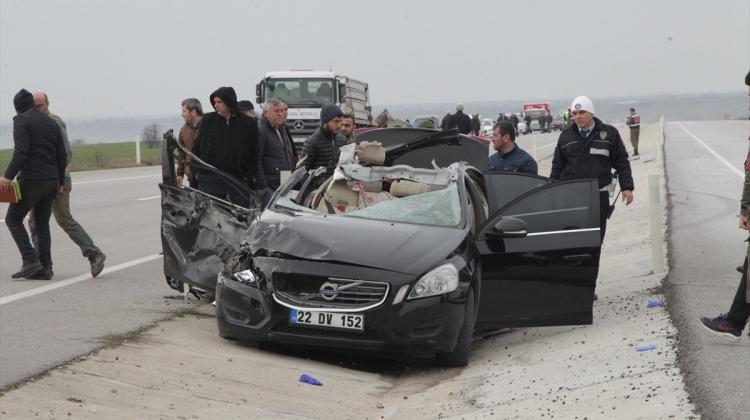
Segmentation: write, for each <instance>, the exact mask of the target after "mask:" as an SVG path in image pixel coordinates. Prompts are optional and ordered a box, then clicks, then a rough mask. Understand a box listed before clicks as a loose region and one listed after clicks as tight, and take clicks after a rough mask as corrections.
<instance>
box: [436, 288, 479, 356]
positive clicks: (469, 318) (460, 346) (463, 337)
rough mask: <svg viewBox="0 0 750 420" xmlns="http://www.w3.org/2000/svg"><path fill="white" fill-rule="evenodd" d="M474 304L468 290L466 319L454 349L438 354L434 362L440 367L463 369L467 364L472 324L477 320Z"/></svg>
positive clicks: (472, 329) (472, 296)
mask: <svg viewBox="0 0 750 420" xmlns="http://www.w3.org/2000/svg"><path fill="white" fill-rule="evenodd" d="M475 306H476V305H475V302H474V291H473V290H471V289H469V297H468V299H467V300H466V317H465V318H464V324H463V326H461V331H459V333H458V342H457V343H456V348H455V349H454V350H453V351H451V352H447V353H438V354H437V355H436V356H435V361H436V362H437V364H438V365H440V366H446V367H463V366H466V365H467V364H468V363H469V356H470V355H471V339H472V337H473V335H474V324H475V323H476V320H477V311H476V307H475Z"/></svg>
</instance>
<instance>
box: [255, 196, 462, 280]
mask: <svg viewBox="0 0 750 420" xmlns="http://www.w3.org/2000/svg"><path fill="white" fill-rule="evenodd" d="M465 238H466V231H465V230H463V229H459V228H449V227H441V226H429V225H416V224H407V223H395V222H387V221H380V220H370V219H361V218H355V217H337V216H328V217H322V216H319V215H298V214H294V215H292V214H285V213H279V212H276V211H271V210H268V211H265V212H263V214H262V215H261V216H260V218H258V220H256V221H255V223H253V224H252V225H251V227H250V230H249V235H248V238H247V242H248V243H249V245H250V251H251V252H252V254H253V255H256V254H257V253H258V252H259V251H261V250H265V251H266V252H267V253H268V254H271V253H274V252H281V253H283V254H287V255H290V256H292V257H296V258H302V259H306V260H316V261H329V262H343V263H347V264H355V265H362V266H367V267H374V268H379V269H384V270H390V271H397V272H400V273H406V274H412V275H415V276H417V275H421V274H423V273H424V272H426V271H428V270H430V269H432V268H434V266H436V265H438V264H439V263H440V262H441V261H443V260H444V259H445V258H446V257H448V256H449V255H450V254H451V253H452V252H453V251H454V250H455V249H456V248H457V247H458V246H459V245H460V244H461V243H462V242H463V241H464V239H465Z"/></svg>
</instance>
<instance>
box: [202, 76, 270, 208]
mask: <svg viewBox="0 0 750 420" xmlns="http://www.w3.org/2000/svg"><path fill="white" fill-rule="evenodd" d="M209 100H210V101H211V104H212V105H213V107H214V109H215V110H216V112H209V113H207V114H205V115H204V116H203V119H202V121H201V128H200V131H199V132H198V137H197V138H196V142H195V144H194V145H193V154H194V155H196V156H197V157H199V158H200V159H201V160H203V161H205V162H206V163H208V164H209V165H211V166H213V167H215V168H217V169H219V170H222V171H224V172H226V173H228V174H229V175H231V176H233V177H234V178H235V179H237V180H238V181H240V182H242V183H245V184H246V185H247V186H248V187H251V186H254V187H255V188H256V189H257V190H259V192H260V193H261V194H263V193H265V190H266V189H267V188H268V185H267V184H266V177H265V175H264V174H263V171H262V170H261V167H260V156H259V154H258V123H257V121H256V120H255V119H253V118H250V117H248V116H247V115H245V114H243V113H241V112H240V110H239V105H238V103H237V94H236V93H235V91H234V88H232V87H220V88H218V89H217V90H216V91H215V92H213V93H212V94H211V96H210V97H209ZM196 179H197V181H198V189H199V190H201V191H203V192H205V193H206V194H209V195H212V196H214V197H217V198H220V199H222V200H230V201H231V202H233V203H235V204H237V205H239V206H242V207H248V206H249V205H250V199H249V198H248V197H246V196H244V195H243V194H242V193H240V192H239V191H237V190H236V189H235V188H233V187H232V186H230V185H229V184H228V183H227V182H226V181H224V179H223V178H222V177H221V176H219V175H217V174H215V173H212V172H209V171H207V170H205V169H202V170H200V171H198V173H197V174H196Z"/></svg>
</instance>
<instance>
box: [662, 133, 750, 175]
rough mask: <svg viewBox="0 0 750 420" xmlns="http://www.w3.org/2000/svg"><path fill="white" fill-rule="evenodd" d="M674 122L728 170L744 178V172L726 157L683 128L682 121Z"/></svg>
mask: <svg viewBox="0 0 750 420" xmlns="http://www.w3.org/2000/svg"><path fill="white" fill-rule="evenodd" d="M675 124H677V125H679V126H680V127H681V128H682V129H683V130H685V132H686V133H687V134H688V135H689V136H690V137H692V138H693V140H695V141H697V142H698V143H699V144H700V145H701V146H703V147H705V148H706V150H708V152H709V153H711V154H712V155H714V157H715V158H716V159H718V160H719V162H721V163H723V164H724V166H726V167H727V168H729V169H730V170H731V171H732V172H734V173H735V174H737V176H738V177H740V178H741V179H743V180H744V179H745V174H744V173H743V172H742V171H740V170H739V169H737V167H735V166H734V165H732V163H731V162H729V161H728V160H726V159H724V158H723V157H721V155H719V154H718V153H716V152H715V151H714V149H712V148H711V147H709V146H708V145H707V144H706V143H704V142H703V141H701V139H699V138H698V136H696V135H695V134H693V133H692V132H691V131H690V130H688V129H687V128H685V126H684V125H682V123H675Z"/></svg>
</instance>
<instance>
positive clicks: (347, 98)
mask: <svg viewBox="0 0 750 420" xmlns="http://www.w3.org/2000/svg"><path fill="white" fill-rule="evenodd" d="M255 95H256V102H257V103H258V104H259V105H261V106H262V105H263V104H264V103H265V102H266V101H267V100H268V99H270V98H279V99H282V100H284V101H286V103H287V104H289V117H288V119H287V127H288V128H289V132H290V133H291V134H292V138H293V140H294V143H295V145H296V146H297V147H298V148H299V147H301V145H302V144H303V143H304V141H305V139H307V138H308V137H309V136H310V135H311V134H312V133H313V132H315V130H316V129H317V128H318V126H319V125H320V109H321V108H322V107H323V106H324V105H329V104H335V105H338V106H339V107H340V108H341V110H342V111H343V112H344V113H345V114H351V115H353V116H354V122H355V125H356V126H357V127H372V126H373V118H372V106H371V105H370V92H369V87H368V85H367V83H366V82H362V81H360V80H356V79H352V78H351V77H349V76H345V75H343V74H340V73H337V72H335V71H324V70H285V71H272V72H268V73H266V75H265V77H264V78H263V79H262V80H261V81H260V82H258V84H257V85H255Z"/></svg>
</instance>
